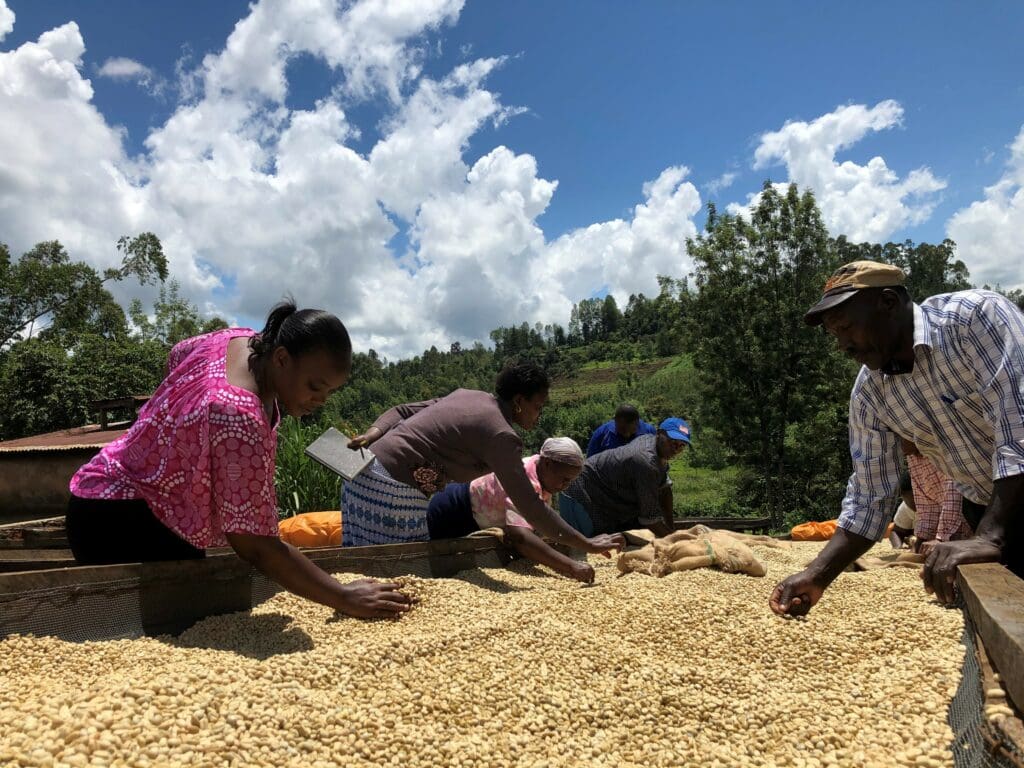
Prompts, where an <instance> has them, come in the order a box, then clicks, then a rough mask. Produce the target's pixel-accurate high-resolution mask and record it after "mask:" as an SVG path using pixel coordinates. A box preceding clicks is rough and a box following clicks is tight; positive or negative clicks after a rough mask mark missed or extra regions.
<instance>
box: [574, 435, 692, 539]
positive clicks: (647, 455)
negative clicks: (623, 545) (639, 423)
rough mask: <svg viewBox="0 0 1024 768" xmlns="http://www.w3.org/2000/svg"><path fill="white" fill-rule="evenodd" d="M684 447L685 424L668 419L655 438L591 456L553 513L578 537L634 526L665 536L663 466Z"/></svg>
mask: <svg viewBox="0 0 1024 768" xmlns="http://www.w3.org/2000/svg"><path fill="white" fill-rule="evenodd" d="M689 444H690V425H689V424H687V423H686V422H685V421H684V420H683V419H677V418H669V419H665V420H664V421H663V422H661V424H659V425H658V430H657V433H656V434H653V435H641V436H640V437H638V438H636V439H635V440H633V441H632V442H631V443H629V444H628V445H623V446H620V447H619V448H611V449H610V450H607V451H602V452H601V453H599V454H597V455H596V456H591V457H590V458H588V459H587V461H586V463H585V464H584V465H583V471H582V472H581V473H580V474H579V477H577V478H576V479H575V480H573V481H572V482H571V483H569V486H568V487H567V488H566V489H565V490H564V491H562V492H561V493H560V494H559V496H558V511H559V513H560V514H561V515H562V518H563V519H564V520H565V521H566V522H567V523H568V524H569V525H571V526H572V527H573V528H575V529H576V530H577V531H579V532H580V533H582V534H583V535H584V536H594V535H597V533H596V532H600V533H609V534H610V533H616V532H620V531H626V530H629V529H631V528H640V527H644V528H649V529H650V530H651V531H653V532H654V533H655V535H657V536H667V535H668V534H669V533H671V532H672V530H673V526H672V481H671V480H670V479H669V477H668V465H669V462H670V461H671V460H672V459H674V458H675V457H676V456H678V455H679V454H680V453H682V451H683V449H684V448H686V447H687V446H688V445H689ZM587 531H593V532H594V533H590V534H588V533H586V532H587Z"/></svg>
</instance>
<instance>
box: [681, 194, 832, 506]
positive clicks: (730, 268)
mask: <svg viewBox="0 0 1024 768" xmlns="http://www.w3.org/2000/svg"><path fill="white" fill-rule="evenodd" d="M687 245H688V249H689V253H690V255H691V256H692V258H693V260H694V264H695V267H696V271H695V275H696V282H697V287H698V289H699V291H698V293H697V294H696V295H695V296H694V297H693V299H692V301H691V302H690V306H689V313H690V314H689V318H688V325H689V333H688V336H689V338H690V344H691V346H692V354H693V360H694V364H695V365H696V367H697V368H698V370H700V372H701V375H702V378H703V387H702V401H701V412H702V414H701V415H702V419H701V422H702V423H703V424H704V425H705V426H707V427H710V428H712V429H715V430H717V431H718V432H719V433H721V434H722V436H723V438H724V440H725V441H726V443H727V445H728V447H729V448H730V449H731V450H732V451H733V452H734V453H735V454H736V455H737V456H738V457H740V458H741V459H742V460H744V461H745V462H746V463H747V464H748V465H750V466H752V467H754V468H756V470H757V474H758V477H759V479H760V481H761V482H762V484H763V495H762V498H761V500H760V501H761V503H762V504H763V506H764V507H765V508H766V509H767V510H768V512H769V513H770V514H771V516H772V517H773V518H774V520H775V522H776V523H777V524H778V523H781V521H782V518H783V516H784V514H785V511H786V510H785V507H786V506H787V488H786V486H785V484H786V461H787V439H786V438H787V430H788V428H789V426H790V425H792V424H794V423H798V422H800V421H801V420H803V419H806V418H808V417H810V416H812V415H814V414H816V413H817V412H818V411H819V410H820V409H821V406H822V404H823V402H830V401H832V399H833V398H834V397H835V392H836V387H835V383H836V380H837V379H840V378H841V372H842V370H843V364H842V360H841V359H839V358H838V356H837V355H836V353H835V352H834V350H833V349H832V347H831V345H830V344H829V342H828V339H827V338H826V337H825V336H824V335H823V334H822V333H820V332H819V331H816V330H812V329H810V328H808V327H807V326H806V324H805V323H804V322H803V314H804V312H805V311H806V309H807V307H809V306H811V305H812V304H814V303H815V302H816V301H817V300H818V299H819V298H820V297H821V286H822V285H823V284H824V282H825V280H826V278H827V276H828V275H829V273H830V272H831V271H832V270H833V269H834V267H835V266H836V256H835V254H834V252H833V251H832V250H831V249H830V248H829V238H828V232H827V231H826V229H825V226H824V224H823V223H822V220H821V214H820V212H819V210H818V206H817V204H816V203H815V200H814V197H813V195H812V194H811V193H810V192H809V191H805V192H804V193H803V194H802V195H801V194H800V193H799V192H798V190H797V187H796V185H790V187H789V189H788V190H787V191H786V193H785V194H779V193H778V192H777V191H776V190H775V188H774V187H773V186H772V185H771V184H770V183H765V185H764V189H763V191H762V194H761V200H760V202H759V204H758V206H757V208H756V209H755V210H754V211H753V214H752V216H751V218H750V221H749V222H748V221H747V220H745V219H744V218H743V217H733V216H728V215H718V214H717V212H716V211H715V209H714V208H713V207H710V206H709V211H708V221H707V225H706V230H705V232H704V233H702V234H700V235H699V236H698V237H697V239H696V240H692V241H689V242H688V244H687ZM842 383H843V386H846V387H848V385H849V383H848V381H843V382H842Z"/></svg>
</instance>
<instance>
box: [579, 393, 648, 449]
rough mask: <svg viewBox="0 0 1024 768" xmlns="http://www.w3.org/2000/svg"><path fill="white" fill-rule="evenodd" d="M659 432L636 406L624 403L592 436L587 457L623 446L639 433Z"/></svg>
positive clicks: (588, 444)
mask: <svg viewBox="0 0 1024 768" xmlns="http://www.w3.org/2000/svg"><path fill="white" fill-rule="evenodd" d="M657 432H658V430H657V429H655V427H654V425H653V424H648V423H647V422H646V421H644V420H643V419H641V418H640V412H639V411H638V410H637V409H636V407H635V406H632V405H629V404H628V403H623V404H622V405H620V406H619V407H618V408H616V409H615V418H614V419H612V420H611V421H606V422H605V423H604V424H602V425H601V426H600V427H598V428H597V429H595V430H594V434H593V435H591V436H590V442H589V443H587V458H590V457H591V456H593V455H595V454H598V453H600V452H601V451H607V450H608V449H609V448H621V447H622V446H623V445H626V444H627V443H629V442H630V441H631V440H633V438H635V437H637V436H638V435H653V434H657Z"/></svg>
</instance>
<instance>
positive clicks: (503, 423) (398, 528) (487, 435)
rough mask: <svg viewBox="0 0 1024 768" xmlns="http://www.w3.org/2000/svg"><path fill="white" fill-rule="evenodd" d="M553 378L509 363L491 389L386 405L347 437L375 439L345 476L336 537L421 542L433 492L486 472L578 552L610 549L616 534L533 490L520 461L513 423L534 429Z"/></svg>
mask: <svg viewBox="0 0 1024 768" xmlns="http://www.w3.org/2000/svg"><path fill="white" fill-rule="evenodd" d="M549 386H550V381H549V379H548V376H547V374H546V373H545V372H544V370H543V369H541V368H539V367H538V366H536V365H533V364H531V363H519V364H517V365H510V366H506V367H505V368H504V369H503V370H502V371H501V373H499V374H498V378H497V381H496V382H495V392H496V394H493V395H492V394H490V393H488V392H480V391H477V390H472V389H457V390H455V391H454V392H452V393H451V394H450V395H448V396H447V397H442V398H439V399H436V400H427V401H425V402H421V403H405V404H404V405H398V406H395V407H394V408H392V409H391V410H389V411H386V412H385V413H383V414H382V415H381V416H380V418H378V419H377V421H376V422H375V423H374V425H373V426H372V427H370V429H368V430H367V431H366V432H365V433H364V434H362V435H358V436H356V437H354V438H353V439H352V441H351V442H350V443H349V447H351V448H359V447H366V446H369V445H373V452H374V455H375V456H376V458H375V460H374V461H373V463H372V464H371V465H370V466H369V467H368V468H367V469H366V470H365V471H364V472H362V473H361V474H360V475H359V476H358V477H356V478H355V479H354V480H351V481H349V482H347V483H345V489H344V491H343V493H342V501H341V505H342V510H343V521H344V522H343V525H342V545H343V546H359V545H366V544H392V543H396V542H407V541H426V540H427V539H428V538H429V534H428V531H427V506H428V500H429V498H430V496H431V495H432V494H434V493H436V492H437V491H439V490H441V489H442V488H444V486H445V485H447V484H448V483H449V482H459V483H465V482H469V481H470V480H474V479H476V478H478V477H482V476H483V475H487V474H490V473H491V472H493V473H494V474H495V475H496V476H497V478H498V480H499V481H500V482H501V485H502V487H503V488H504V489H505V490H506V492H507V493H508V496H509V499H511V500H512V502H513V503H514V504H515V507H516V509H517V510H518V511H519V514H521V515H522V516H523V518H525V519H526V521H527V522H528V523H530V525H532V526H533V527H534V528H535V529H536V530H537V532H538V533H540V534H542V535H544V536H546V537H548V538H550V539H553V540H554V541H556V542H558V543H561V544H566V545H568V546H570V547H573V548H575V549H579V550H582V551H584V552H595V553H596V552H601V553H609V552H611V551H612V550H614V549H620V548H621V547H622V545H623V544H624V543H625V542H624V541H623V539H622V537H621V536H617V535H615V536H607V535H604V536H594V537H592V538H589V539H588V538H586V537H585V536H583V535H582V534H581V533H579V532H578V531H576V530H575V529H573V528H572V527H571V526H569V525H568V524H567V523H565V522H564V521H563V520H562V518H561V516H560V515H559V514H558V513H557V512H555V511H554V510H553V509H551V508H550V507H549V506H548V505H547V504H545V503H544V502H543V501H542V500H541V499H540V497H539V496H538V495H537V492H536V490H534V487H533V484H532V483H531V482H530V479H529V477H527V475H526V471H525V469H523V441H522V439H521V438H520V437H519V435H518V434H517V433H516V431H515V429H514V428H513V424H517V425H519V426H520V427H522V428H523V429H528V430H529V429H533V428H534V427H535V426H536V424H537V420H538V418H539V417H540V412H541V409H542V408H543V407H544V403H545V402H546V401H547V399H548V388H549Z"/></svg>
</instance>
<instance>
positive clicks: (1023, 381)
mask: <svg viewBox="0 0 1024 768" xmlns="http://www.w3.org/2000/svg"><path fill="white" fill-rule="evenodd" d="M964 341H965V346H966V347H967V349H968V350H969V354H970V356H971V357H973V358H974V360H973V362H974V370H975V372H976V373H975V375H976V376H977V377H978V384H979V390H980V393H981V395H982V397H983V398H984V399H985V402H986V404H987V405H988V412H989V414H990V417H991V418H992V422H993V423H992V426H993V431H994V437H995V449H994V451H993V454H992V479H993V480H1001V479H1003V478H1006V477H1013V476H1015V475H1020V474H1024V314H1022V313H1021V312H1020V310H1018V309H1017V307H1016V306H1014V304H1013V303H1012V302H1010V301H1009V300H1008V299H1005V298H1003V297H1001V296H986V297H985V299H984V300H983V301H981V302H979V303H978V304H977V306H976V307H975V308H974V312H972V313H971V317H970V321H969V323H968V326H967V333H966V338H965V339H964Z"/></svg>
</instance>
